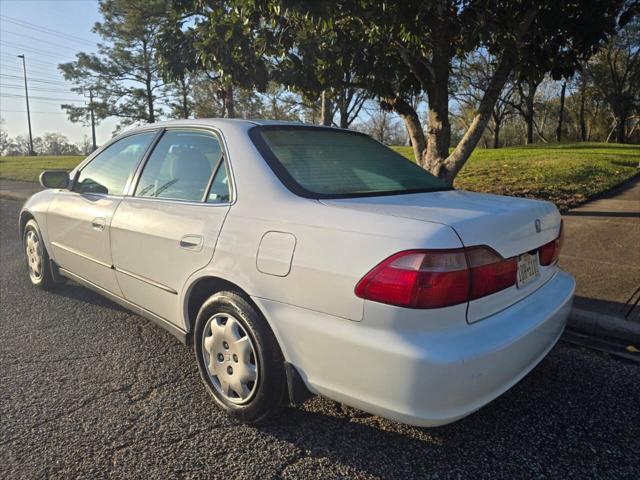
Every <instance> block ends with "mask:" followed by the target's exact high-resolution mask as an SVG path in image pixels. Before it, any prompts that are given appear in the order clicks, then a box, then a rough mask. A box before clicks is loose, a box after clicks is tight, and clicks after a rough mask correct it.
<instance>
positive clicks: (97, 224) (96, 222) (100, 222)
mask: <svg viewBox="0 0 640 480" xmlns="http://www.w3.org/2000/svg"><path fill="white" fill-rule="evenodd" d="M106 224H107V219H106V218H101V217H98V218H94V219H93V220H91V227H92V228H93V229H94V230H98V231H99V232H101V231H103V230H104V227H105V225H106Z"/></svg>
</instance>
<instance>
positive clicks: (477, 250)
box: [355, 246, 517, 308]
mask: <svg viewBox="0 0 640 480" xmlns="http://www.w3.org/2000/svg"><path fill="white" fill-rule="evenodd" d="M516 271H517V262H516V259H515V258H510V259H506V260H505V259H503V258H502V257H501V256H500V255H499V254H498V253H497V252H495V251H494V250H493V249H491V248H489V247H485V246H482V247H472V248H468V249H464V248H458V249H453V250H407V251H404V252H400V253H397V254H395V255H392V256H391V257H389V258H387V259H386V260H384V261H383V262H382V263H380V264H379V265H378V266H377V267H375V268H374V269H373V270H371V271H370V272H369V273H367V274H366V275H365V276H364V277H363V278H362V280H360V281H359V282H358V284H357V285H356V289H355V293H356V295H357V296H358V297H360V298H364V299H366V300H373V301H375V302H380V303H386V304H389V305H397V306H400V307H409V308H439V307H447V306H451V305H457V304H459V303H464V302H468V301H469V300H471V299H475V298H480V297H483V296H486V295H489V294H491V293H495V292H498V291H500V290H503V289H505V288H507V287H510V286H511V285H513V284H514V283H515V282H516Z"/></svg>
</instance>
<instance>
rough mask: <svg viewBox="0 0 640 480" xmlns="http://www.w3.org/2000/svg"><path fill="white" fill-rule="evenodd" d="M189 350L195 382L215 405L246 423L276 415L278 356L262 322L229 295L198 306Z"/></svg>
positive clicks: (282, 383) (281, 382) (281, 372)
mask: <svg viewBox="0 0 640 480" xmlns="http://www.w3.org/2000/svg"><path fill="white" fill-rule="evenodd" d="M193 348H194V353H195V356H196V360H197V362H198V369H199V370H200V377H201V379H202V381H203V383H204V384H205V386H206V388H207V391H208V392H209V394H210V395H211V396H212V397H213V399H214V401H215V402H216V404H218V406H219V407H220V408H221V409H223V410H224V411H225V412H227V413H228V414H229V415H231V416H233V417H235V418H237V419H239V420H241V421H243V422H247V423H259V422H263V421H266V420H268V419H272V418H274V417H275V416H277V415H278V414H279V413H280V412H281V410H282V409H283V407H284V406H285V401H286V398H287V392H288V390H287V380H286V374H285V369H284V360H283V357H282V352H281V351H280V347H279V346H278V343H277V341H276V338H275V336H274V335H273V332H272V331H271V329H270V328H269V325H268V324H267V322H266V320H265V319H264V317H263V316H262V315H261V314H260V313H259V312H258V311H257V310H256V309H255V308H254V307H253V306H252V305H251V304H250V303H249V302H248V301H246V300H245V299H244V298H243V297H241V296H240V295H238V294H237V293H234V292H228V291H227V292H219V293H216V294H215V295H213V296H211V297H209V299H208V300H207V301H206V302H204V304H203V305H202V307H201V308H200V311H199V312H198V317H197V319H196V324H195V330H194V337H193Z"/></svg>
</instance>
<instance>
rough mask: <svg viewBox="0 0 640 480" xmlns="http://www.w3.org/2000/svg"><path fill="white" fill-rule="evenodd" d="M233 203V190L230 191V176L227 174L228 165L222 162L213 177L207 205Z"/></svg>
mask: <svg viewBox="0 0 640 480" xmlns="http://www.w3.org/2000/svg"><path fill="white" fill-rule="evenodd" d="M230 201H231V190H230V189H229V175H228V174H227V165H226V163H225V162H221V163H220V166H219V167H218V171H217V172H216V176H215V177H213V182H212V183H211V190H209V196H208V197H207V203H229V202H230Z"/></svg>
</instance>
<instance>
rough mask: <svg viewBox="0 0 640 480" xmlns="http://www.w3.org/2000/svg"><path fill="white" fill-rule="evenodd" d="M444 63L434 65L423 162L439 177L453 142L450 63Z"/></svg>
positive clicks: (428, 91)
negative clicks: (434, 72) (434, 75)
mask: <svg viewBox="0 0 640 480" xmlns="http://www.w3.org/2000/svg"><path fill="white" fill-rule="evenodd" d="M434 62H436V60H435V59H434ZM442 63H443V64H440V65H438V66H437V67H434V69H435V70H436V71H437V73H436V79H435V81H434V83H433V84H432V85H431V86H430V88H429V89H428V90H427V97H428V110H427V122H428V123H427V150H426V153H425V159H424V162H423V163H424V165H425V166H426V168H428V170H429V171H430V172H431V173H433V174H434V175H436V176H438V177H440V176H441V175H442V174H443V166H444V160H445V159H446V158H447V157H448V156H449V145H450V144H451V124H450V123H449V67H448V63H445V62H442Z"/></svg>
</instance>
